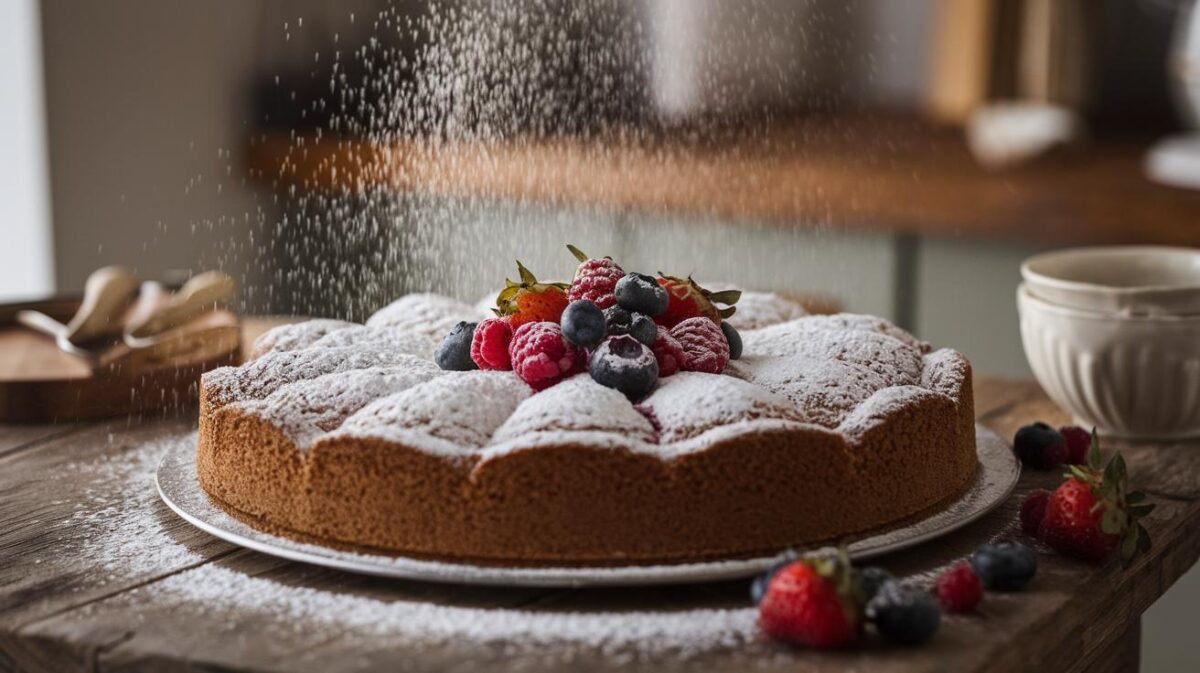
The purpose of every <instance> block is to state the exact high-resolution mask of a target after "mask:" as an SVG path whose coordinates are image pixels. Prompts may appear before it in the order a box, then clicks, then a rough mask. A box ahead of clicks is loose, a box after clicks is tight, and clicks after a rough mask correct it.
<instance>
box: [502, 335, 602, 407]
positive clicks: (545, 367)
mask: <svg viewBox="0 0 1200 673" xmlns="http://www.w3.org/2000/svg"><path fill="white" fill-rule="evenodd" d="M509 353H510V354H511V356H512V367H513V371H515V372H516V373H517V376H518V377H520V379H521V380H522V381H524V382H525V383H528V384H529V386H530V387H532V388H533V389H534V390H543V389H545V388H549V387H550V386H552V385H554V384H555V383H558V382H559V381H561V380H563V379H565V378H567V377H568V376H572V375H574V374H578V373H580V372H582V371H583V367H584V362H585V358H584V354H583V351H581V350H579V349H578V348H576V347H574V346H572V345H571V344H569V343H567V341H566V339H564V338H563V333H562V328H561V327H559V326H558V323H552V322H531V323H526V324H524V325H521V327H520V328H519V329H518V330H517V332H516V334H514V335H513V338H512V345H511V346H510V348H509Z"/></svg>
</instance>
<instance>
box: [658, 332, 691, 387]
mask: <svg viewBox="0 0 1200 673" xmlns="http://www.w3.org/2000/svg"><path fill="white" fill-rule="evenodd" d="M650 350H652V351H654V359H656V360H658V375H659V377H660V378H661V377H663V376H670V375H671V374H674V373H675V372H677V371H679V370H680V369H683V363H684V361H685V360H687V353H685V352H683V346H682V345H680V343H679V340H678V339H676V338H675V337H673V336H671V332H670V330H668V329H667V328H666V327H663V326H662V325H659V326H658V338H656V339H655V340H654V345H653V346H651V347H650Z"/></svg>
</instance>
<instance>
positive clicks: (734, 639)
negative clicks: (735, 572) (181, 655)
mask: <svg viewBox="0 0 1200 673" xmlns="http://www.w3.org/2000/svg"><path fill="white" fill-rule="evenodd" d="M138 592H146V593H149V592H153V600H154V601H155V602H157V603H160V604H162V603H167V604H168V605H170V606H172V610H173V611H177V612H181V613H183V614H184V615H197V616H202V617H203V619H204V621H208V622H211V621H214V620H220V619H221V618H222V616H223V615H224V616H226V617H227V618H228V619H230V620H231V621H232V620H235V619H236V620H239V621H240V620H250V621H253V622H254V623H255V624H259V625H262V626H263V627H272V628H281V629H282V628H288V629H294V630H297V631H299V632H301V633H305V632H316V633H339V634H343V635H342V637H344V638H349V639H357V638H361V639H364V640H368V639H369V640H372V641H374V642H377V643H378V642H380V641H382V642H384V643H386V644H387V646H389V647H395V648H410V647H411V648H422V649H428V648H441V647H453V648H455V649H456V650H457V651H464V650H469V649H470V648H481V649H482V648H495V647H502V648H504V651H505V654H506V655H508V656H510V657H520V658H522V659H523V660H524V659H530V660H536V661H537V662H539V663H543V664H544V663H550V662H557V663H560V664H567V663H570V662H571V661H572V660H574V659H576V658H578V657H581V656H584V655H587V654H593V655H601V656H603V657H604V658H606V659H608V660H610V661H612V662H613V663H622V662H628V663H633V662H639V661H641V662H646V661H653V660H657V659H664V658H669V659H672V660H680V659H684V660H685V659H690V658H693V657H696V656H700V655H707V654H713V653H716V652H721V651H733V650H743V649H744V648H746V647H747V646H748V645H752V644H754V643H756V642H761V639H760V637H759V636H758V633H757V627H756V625H755V619H756V617H757V611H756V610H754V609H753V608H748V607H746V608H734V609H728V608H697V609H682V610H672V611H661V612H649V611H629V610H611V611H597V610H592V611H587V610H583V611H564V610H555V609H553V608H543V609H538V608H537V607H536V606H535V607H530V608H522V609H505V608H498V609H484V608H472V607H459V606H451V605H438V604H433V603H425V602H417V601H408V600H392V601H389V600H381V599H377V598H371V597H365V596H356V595H351V594H346V593H341V592H337V591H327V590H321V589H316V588H312V587H306V586H294V585H290V584H288V585H285V584H281V583H279V582H276V581H274V580H271V579H268V578H263V577H253V576H250V575H246V574H244V573H241V572H238V571H236V570H232V569H229V568H226V567H222V566H220V565H215V564H210V565H206V566H204V567H201V568H197V569H194V570H190V571H187V572H184V573H180V574H178V575H174V576H172V577H169V578H167V579H165V580H163V581H161V582H157V583H155V584H154V585H152V586H150V587H146V588H144V589H139V590H138ZM266 635H270V634H266ZM493 651H494V649H493Z"/></svg>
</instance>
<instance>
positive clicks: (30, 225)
mask: <svg viewBox="0 0 1200 673" xmlns="http://www.w3.org/2000/svg"><path fill="white" fill-rule="evenodd" d="M40 36H41V32H40V30H39V27H38V3H37V0H5V2H4V3H3V5H2V6H0V63H3V64H4V66H3V67H0V91H4V92H5V93H4V103H3V105H0V130H2V132H0V237H2V238H0V240H2V241H3V244H2V245H0V301H5V300H10V299H18V298H32V297H37V296H41V295H46V294H49V293H50V292H51V290H52V289H53V287H54V270H53V266H52V262H51V247H50V200H49V192H48V188H47V177H46V140H45V138H46V135H45V128H44V126H43V113H42V58H41V54H42V52H41V39H40Z"/></svg>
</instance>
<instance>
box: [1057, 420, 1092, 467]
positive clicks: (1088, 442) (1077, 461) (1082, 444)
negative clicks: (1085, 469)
mask: <svg viewBox="0 0 1200 673" xmlns="http://www.w3.org/2000/svg"><path fill="white" fill-rule="evenodd" d="M1058 434H1060V435H1062V436H1063V439H1065V440H1067V463H1068V464H1070V465H1087V462H1088V460H1087V459H1088V451H1091V449H1092V434H1091V433H1090V432H1088V431H1087V430H1084V429H1083V428H1081V427H1079V426H1078V425H1065V426H1063V427H1061V428H1059V429H1058Z"/></svg>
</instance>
